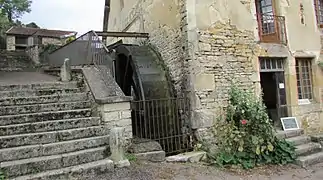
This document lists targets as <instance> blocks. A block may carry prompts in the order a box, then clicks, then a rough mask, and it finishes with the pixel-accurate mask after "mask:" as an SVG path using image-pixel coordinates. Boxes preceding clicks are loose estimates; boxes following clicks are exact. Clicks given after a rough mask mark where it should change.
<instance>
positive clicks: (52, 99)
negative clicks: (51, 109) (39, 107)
mask: <svg viewBox="0 0 323 180" xmlns="http://www.w3.org/2000/svg"><path fill="white" fill-rule="evenodd" d="M86 100H88V97H87V94H86V93H73V94H61V95H45V96H31V97H30V96H25V97H10V98H1V99H0V106H14V105H31V104H46V103H59V102H74V101H86Z"/></svg>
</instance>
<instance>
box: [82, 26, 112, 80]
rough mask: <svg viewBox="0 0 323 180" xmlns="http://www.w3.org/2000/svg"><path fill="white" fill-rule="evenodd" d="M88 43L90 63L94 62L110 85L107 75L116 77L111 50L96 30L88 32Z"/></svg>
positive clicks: (88, 59) (87, 54)
mask: <svg viewBox="0 0 323 180" xmlns="http://www.w3.org/2000/svg"><path fill="white" fill-rule="evenodd" d="M88 35H89V36H88V45H87V51H86V52H87V53H86V58H87V62H88V64H93V65H94V66H95V67H96V68H97V69H98V71H99V73H100V75H101V78H102V80H103V82H104V83H105V84H106V86H110V85H111V82H110V81H109V79H111V78H108V77H107V76H109V75H110V76H112V77H113V78H114V77H115V74H114V73H115V71H114V61H113V59H112V58H111V56H110V55H111V52H110V51H109V50H108V49H107V47H106V46H105V44H104V43H103V42H102V40H101V37H99V36H98V35H97V34H96V33H95V32H94V31H91V32H89V34H88Z"/></svg>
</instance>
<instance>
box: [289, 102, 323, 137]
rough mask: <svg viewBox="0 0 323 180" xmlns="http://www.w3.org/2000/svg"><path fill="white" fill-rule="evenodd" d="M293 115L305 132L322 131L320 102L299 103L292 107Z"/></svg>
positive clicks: (322, 117)
mask: <svg viewBox="0 0 323 180" xmlns="http://www.w3.org/2000/svg"><path fill="white" fill-rule="evenodd" d="M293 116H294V117H296V118H297V120H298V122H299V125H300V127H301V128H303V129H304V132H305V134H317V133H322V132H323V122H322V119H323V109H322V108H321V104H320V103H315V104H307V105H299V106H296V107H293Z"/></svg>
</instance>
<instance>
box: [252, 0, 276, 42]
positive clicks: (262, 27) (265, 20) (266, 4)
mask: <svg viewBox="0 0 323 180" xmlns="http://www.w3.org/2000/svg"><path fill="white" fill-rule="evenodd" d="M274 4H275V0H256V7H257V16H258V24H259V32H260V33H259V35H260V38H261V41H262V42H268V43H276V42H279V33H278V32H279V24H278V22H277V18H276V16H275V14H276V13H275V8H274Z"/></svg>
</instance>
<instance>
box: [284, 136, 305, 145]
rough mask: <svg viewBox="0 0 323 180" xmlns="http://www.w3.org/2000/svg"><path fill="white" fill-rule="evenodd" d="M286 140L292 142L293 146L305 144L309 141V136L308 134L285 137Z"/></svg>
mask: <svg viewBox="0 0 323 180" xmlns="http://www.w3.org/2000/svg"><path fill="white" fill-rule="evenodd" d="M286 141H288V142H291V143H293V144H294V145H295V146H298V145H301V144H306V143H309V142H310V141H311V138H310V137H309V136H304V135H303V136H296V137H292V138H288V139H286Z"/></svg>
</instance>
